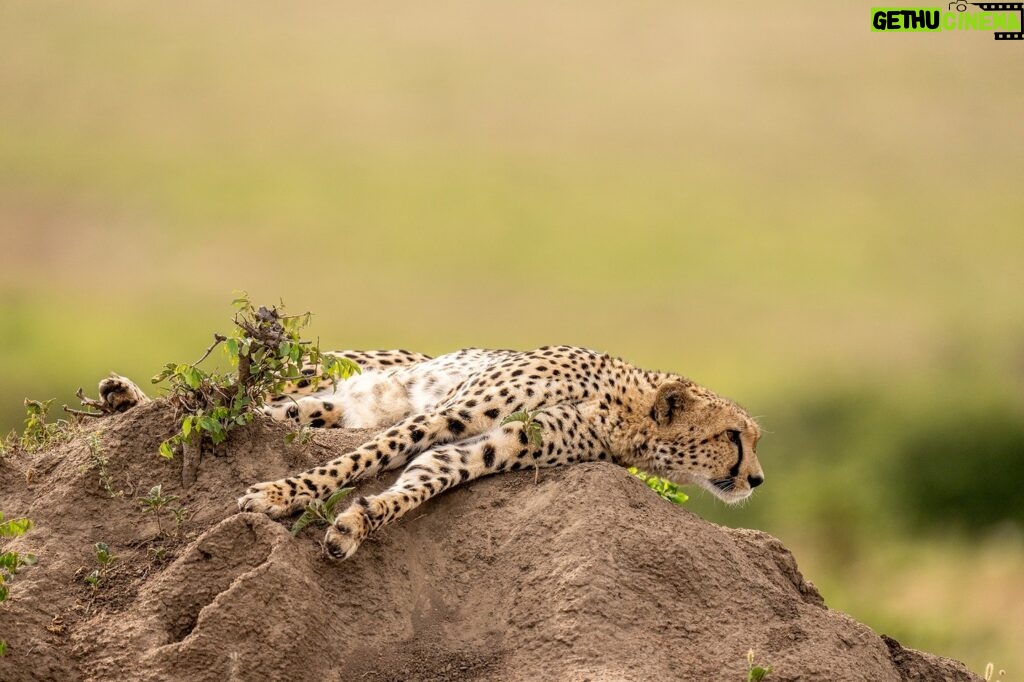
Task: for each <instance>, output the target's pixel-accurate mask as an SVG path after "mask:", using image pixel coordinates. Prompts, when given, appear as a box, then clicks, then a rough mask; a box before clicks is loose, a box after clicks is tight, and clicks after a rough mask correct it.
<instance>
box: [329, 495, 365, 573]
mask: <svg viewBox="0 0 1024 682" xmlns="http://www.w3.org/2000/svg"><path fill="white" fill-rule="evenodd" d="M368 533H369V528H368V524H367V520H366V515H365V514H364V513H363V510H362V509H359V508H358V507H352V508H349V509H348V511H346V512H345V513H344V514H340V515H339V516H338V518H336V519H335V520H334V525H332V526H331V527H330V528H328V529H327V534H326V535H324V551H325V552H326V553H327V555H328V556H329V557H331V558H332V559H338V560H344V559H348V558H349V557H350V556H352V555H353V554H355V552H356V550H357V549H359V545H360V544H362V542H363V540H364V539H365V538H366V536H367V534H368Z"/></svg>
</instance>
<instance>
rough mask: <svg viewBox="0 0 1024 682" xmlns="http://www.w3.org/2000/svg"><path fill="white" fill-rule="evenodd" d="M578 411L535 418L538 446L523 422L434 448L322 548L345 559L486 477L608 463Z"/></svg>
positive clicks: (354, 508)
mask: <svg viewBox="0 0 1024 682" xmlns="http://www.w3.org/2000/svg"><path fill="white" fill-rule="evenodd" d="M586 416H587V415H585V414H584V413H583V412H581V410H580V409H578V408H576V407H572V406H559V407H555V408H552V409H551V410H548V411H545V412H544V413H542V414H540V415H537V416H536V417H535V421H536V422H537V423H539V424H540V425H541V432H542V434H543V435H542V441H541V443H540V445H535V444H534V443H533V442H531V440H530V438H529V436H528V434H527V433H526V427H525V425H524V423H523V422H511V423H509V424H506V425H504V426H500V427H498V428H495V429H493V430H492V431H490V432H488V433H485V434H483V435H480V436H476V437H474V438H471V439H469V440H465V441H461V442H457V443H450V444H447V445H439V446H436V447H434V448H432V449H430V450H428V451H426V452H424V453H422V454H420V455H419V456H418V457H416V458H415V459H413V460H412V462H411V463H410V464H409V466H407V467H406V469H405V471H403V472H402V475H401V476H400V477H399V478H398V480H397V481H396V482H395V484H394V485H392V486H391V487H390V488H388V489H387V490H385V491H384V492H382V493H380V494H379V495H373V496H370V497H361V498H359V499H358V500H357V501H356V502H355V503H354V504H352V505H351V506H350V507H349V508H348V509H347V510H346V511H345V512H344V513H342V514H341V515H339V516H338V517H337V518H336V519H335V521H334V525H333V526H332V527H331V528H329V529H328V530H327V535H326V537H325V538H324V547H325V549H326V551H327V553H328V554H329V555H330V556H332V557H334V558H335V559H347V558H349V557H350V556H352V554H353V553H355V551H356V550H357V549H358V548H359V545H360V544H361V543H362V542H363V540H365V539H366V537H367V536H368V535H369V534H370V533H372V532H374V531H376V530H377V529H379V528H380V527H381V526H383V525H385V524H387V523H390V522H391V521H394V520H396V519H399V518H401V517H402V516H403V515H405V514H406V513H408V512H409V511H411V510H412V509H415V508H416V507H418V506H419V505H421V504H423V503H424V502H426V501H427V500H429V499H430V498H431V497H434V496H435V495H439V494H440V493H442V492H444V491H445V490H448V489H449V488H451V487H454V486H456V485H459V484H460V483H465V482H466V481H471V480H473V479H475V478H480V477H481V476H486V475H488V474H493V473H500V472H503V471H518V470H520V469H530V468H535V467H551V466H558V465H561V464H567V463H571V462H582V461H589V460H597V459H607V458H608V457H609V455H608V444H607V442H606V441H605V440H604V439H602V438H601V437H600V436H599V434H598V431H597V430H596V429H595V428H594V427H593V426H591V425H588V424H587V423H586V422H587V420H586Z"/></svg>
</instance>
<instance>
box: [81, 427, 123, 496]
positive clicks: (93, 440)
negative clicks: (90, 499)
mask: <svg viewBox="0 0 1024 682" xmlns="http://www.w3.org/2000/svg"><path fill="white" fill-rule="evenodd" d="M85 444H86V446H87V447H88V448H89V463H88V464H87V465H86V466H84V467H83V470H86V469H93V470H95V471H96V472H97V474H98V475H99V479H100V487H102V488H103V490H104V491H106V493H107V495H109V496H110V497H111V498H114V497H119V496H120V495H122V494H124V491H122V490H118V491H116V492H115V491H114V479H113V477H111V475H110V471H109V470H108V469H107V467H108V466H109V465H110V460H109V459H108V458H107V456H106V454H105V452H104V450H103V444H102V442H101V441H100V433H99V432H95V433H90V434H89V435H88V436H86V438H85Z"/></svg>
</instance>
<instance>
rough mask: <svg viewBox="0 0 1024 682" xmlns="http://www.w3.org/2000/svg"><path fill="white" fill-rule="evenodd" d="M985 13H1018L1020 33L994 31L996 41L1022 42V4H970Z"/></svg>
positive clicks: (1023, 9)
mask: <svg viewBox="0 0 1024 682" xmlns="http://www.w3.org/2000/svg"><path fill="white" fill-rule="evenodd" d="M971 4H972V5H974V6H975V7H980V8H981V9H983V10H984V11H986V12H1000V11H1001V12H1006V11H1010V12H1020V25H1021V30H1020V31H996V32H995V37H996V40H1024V2H972V3H971Z"/></svg>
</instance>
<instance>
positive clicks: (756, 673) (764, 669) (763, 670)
mask: <svg viewBox="0 0 1024 682" xmlns="http://www.w3.org/2000/svg"><path fill="white" fill-rule="evenodd" d="M771 671H772V667H771V666H770V665H768V666H761V665H755V664H754V650H753V649H751V650H749V651H748V652H747V682H761V680H763V679H765V678H766V677H768V674H769V673H770V672H771Z"/></svg>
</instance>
